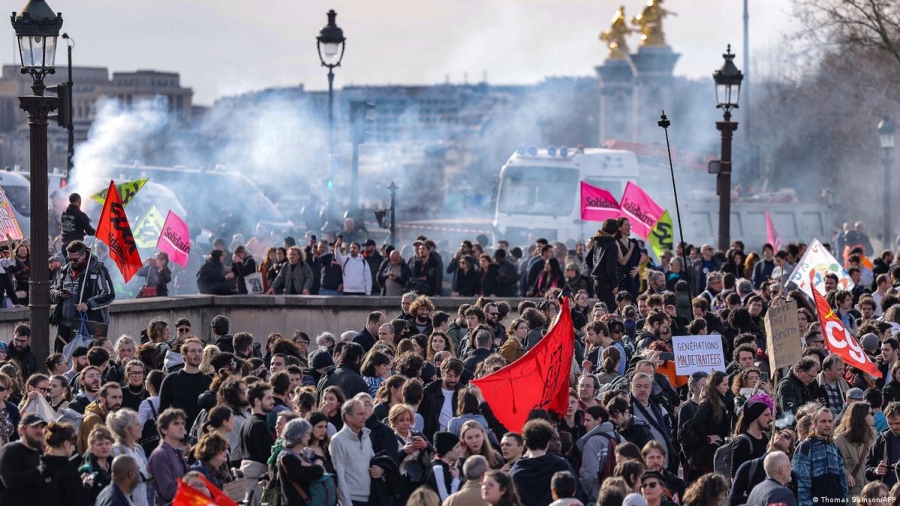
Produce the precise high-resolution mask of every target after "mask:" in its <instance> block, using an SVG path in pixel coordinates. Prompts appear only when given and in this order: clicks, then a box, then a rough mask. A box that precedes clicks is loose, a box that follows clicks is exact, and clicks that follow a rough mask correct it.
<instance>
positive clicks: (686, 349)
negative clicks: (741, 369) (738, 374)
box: [672, 334, 726, 376]
mask: <svg viewBox="0 0 900 506" xmlns="http://www.w3.org/2000/svg"><path fill="white" fill-rule="evenodd" d="M672 354H673V355H675V373H676V374H678V375H683V376H689V375H691V374H693V373H695V372H697V371H704V372H712V371H723V372H724V371H725V365H726V364H725V352H724V351H723V350H722V336H720V335H718V334H711V335H708V336H674V337H672Z"/></svg>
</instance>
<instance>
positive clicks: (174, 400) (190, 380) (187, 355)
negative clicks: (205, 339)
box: [159, 337, 212, 427]
mask: <svg viewBox="0 0 900 506" xmlns="http://www.w3.org/2000/svg"><path fill="white" fill-rule="evenodd" d="M181 355H182V356H183V357H184V369H182V370H180V371H178V372H176V373H172V374H169V375H168V376H166V378H165V379H164V380H163V382H162V386H161V387H160V391H159V410H160V411H165V410H167V409H169V408H178V409H181V410H183V411H184V413H185V415H186V420H185V424H186V425H187V426H188V427H193V425H194V420H195V419H196V418H197V415H199V414H200V406H199V405H198V404H197V397H199V396H200V394H202V393H203V392H206V391H207V390H209V385H210V384H211V383H212V378H211V377H210V376H208V375H206V374H203V373H202V372H201V371H200V362H201V361H202V360H203V343H202V342H201V341H200V339H198V338H196V337H190V338H188V339H187V340H186V341H184V344H183V345H182V346H181Z"/></svg>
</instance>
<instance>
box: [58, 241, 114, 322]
mask: <svg viewBox="0 0 900 506" xmlns="http://www.w3.org/2000/svg"><path fill="white" fill-rule="evenodd" d="M71 272H72V265H71V264H67V265H66V266H64V267H63V268H62V269H60V270H59V273H58V274H57V275H56V279H54V280H53V284H52V285H51V286H50V302H51V303H53V304H62V305H63V307H62V320H61V324H62V325H65V326H74V325H75V322H77V321H78V315H77V312H76V310H75V305H76V304H78V301H79V298H80V300H81V301H82V302H85V303H86V304H87V306H88V310H87V319H88V320H90V321H94V322H104V323H109V305H110V304H112V303H113V301H114V300H116V291H115V289H114V288H113V284H112V280H111V279H110V277H109V271H108V270H106V267H105V266H104V265H103V262H101V261H99V260H98V259H97V257H96V256H93V255H92V256H91V257H90V260H89V261H88V267H87V268H86V269H84V270H82V271H81V272H80V273H78V277H77V278H75V279H74V280H73V279H72V275H71ZM85 275H87V279H85ZM82 287H83V288H82ZM63 290H68V292H69V293H70V294H72V296H71V297H70V298H68V299H63V298H61V297H60V295H62V291H63ZM82 290H83V293H82Z"/></svg>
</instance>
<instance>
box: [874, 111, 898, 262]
mask: <svg viewBox="0 0 900 506" xmlns="http://www.w3.org/2000/svg"><path fill="white" fill-rule="evenodd" d="M894 130H895V126H894V122H893V121H891V118H889V117H888V116H887V115H885V116H884V118H882V120H881V122H880V123H878V140H879V141H881V152H882V154H883V156H882V157H881V163H882V164H884V185H883V186H884V204H883V208H884V209H883V212H884V220H883V221H884V223H883V225H884V244H886V245H888V247H890V245H891V244H893V242H894V239H893V237H892V235H893V234H892V233H891V162H892V161H893V159H892V157H891V154H892V153H893V151H894Z"/></svg>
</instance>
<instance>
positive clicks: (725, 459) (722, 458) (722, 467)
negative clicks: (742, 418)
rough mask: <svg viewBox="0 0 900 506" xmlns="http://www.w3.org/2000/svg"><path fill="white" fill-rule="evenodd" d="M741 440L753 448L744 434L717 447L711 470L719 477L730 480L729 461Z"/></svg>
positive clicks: (751, 442)
mask: <svg viewBox="0 0 900 506" xmlns="http://www.w3.org/2000/svg"><path fill="white" fill-rule="evenodd" d="M741 438H743V439H745V440H746V441H747V442H748V443H750V446H751V447H752V446H753V441H751V440H750V438H749V437H748V436H747V435H746V434H744V433H743V432H742V433H740V434H738V435H737V437H733V438H731V439H728V440H726V442H725V444H723V445H722V446H720V447H719V449H717V450H716V453H715V455H714V456H713V470H714V471H715V472H717V473H719V474H721V475H724V476H726V477H728V478H732V476H731V459H732V455H733V454H734V449H735V447H736V446H737V444H738V441H740V440H741Z"/></svg>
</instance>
